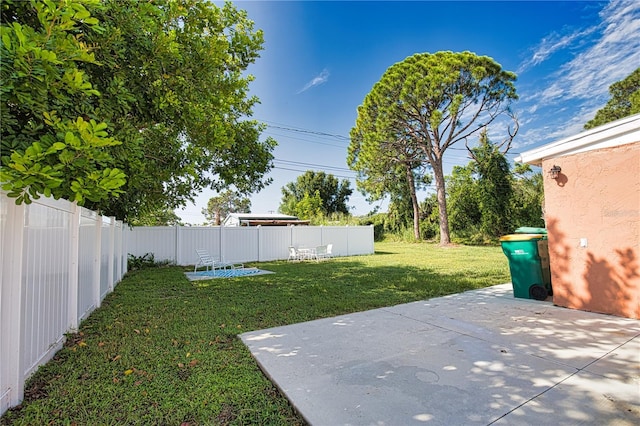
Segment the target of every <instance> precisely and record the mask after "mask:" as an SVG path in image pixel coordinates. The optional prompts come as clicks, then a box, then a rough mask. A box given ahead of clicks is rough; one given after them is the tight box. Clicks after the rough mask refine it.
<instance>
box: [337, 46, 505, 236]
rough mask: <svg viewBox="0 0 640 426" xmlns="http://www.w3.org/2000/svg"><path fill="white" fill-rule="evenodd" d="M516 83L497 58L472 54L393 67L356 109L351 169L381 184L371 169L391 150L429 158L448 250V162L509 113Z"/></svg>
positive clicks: (423, 57)
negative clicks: (449, 153) (450, 153)
mask: <svg viewBox="0 0 640 426" xmlns="http://www.w3.org/2000/svg"><path fill="white" fill-rule="evenodd" d="M515 79H516V76H515V74H513V73H511V72H508V71H504V70H502V68H501V66H500V65H499V64H498V63H496V62H495V61H494V60H493V59H491V58H489V57H486V56H477V55H475V54H473V53H470V52H462V53H453V52H437V53H434V54H430V53H419V54H415V55H413V56H410V57H408V58H406V59H405V60H404V61H402V62H398V63H396V64H394V65H392V66H391V67H390V68H389V69H387V71H386V72H385V73H384V74H383V76H382V78H381V79H380V81H379V82H378V83H376V84H375V85H374V87H373V89H372V90H371V92H370V93H369V94H368V95H367V96H366V97H365V99H364V102H363V104H362V105H361V106H359V107H358V117H357V119H356V125H355V127H354V128H353V129H352V131H351V145H350V147H349V155H350V156H349V164H350V167H351V168H353V169H354V170H362V171H364V173H365V174H366V173H367V170H368V169H372V170H376V174H372V175H371V176H372V177H377V175H379V173H378V171H377V169H376V167H375V166H373V165H372V163H373V162H376V161H379V158H381V155H383V154H384V153H385V152H386V150H387V149H388V148H389V147H390V146H391V145H392V144H396V145H397V146H398V147H399V148H400V150H399V151H398V155H404V153H406V152H412V153H414V154H415V155H416V156H417V157H416V158H423V159H424V160H423V161H425V162H426V163H427V164H428V165H429V166H431V168H432V169H433V174H434V177H435V184H436V189H437V198H438V210H439V223H440V243H441V244H442V245H446V244H449V243H450V236H449V222H448V217H447V209H446V195H445V181H444V171H443V166H442V160H443V155H444V153H445V151H446V150H447V148H449V147H450V146H452V145H453V144H455V143H457V142H459V141H464V140H466V138H468V137H469V136H471V135H472V134H474V133H475V132H477V131H478V130H480V129H481V128H483V127H485V126H487V125H489V124H490V123H492V122H493V121H494V120H495V119H496V118H497V117H498V116H500V115H501V114H503V113H509V105H510V102H511V101H512V100H514V99H517V95H516V89H515V86H514V84H513V82H514V81H515ZM510 137H513V134H510ZM400 141H402V143H401V144H400V143H398V142H400ZM415 149H418V150H420V151H421V156H420V155H418V154H417V153H415ZM407 150H409V151H407ZM382 158H386V157H382ZM363 178H364V179H367V178H368V176H366V177H363V176H359V179H363Z"/></svg>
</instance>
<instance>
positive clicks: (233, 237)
mask: <svg viewBox="0 0 640 426" xmlns="http://www.w3.org/2000/svg"><path fill="white" fill-rule="evenodd" d="M124 236H125V239H126V243H125V246H126V247H127V252H128V253H130V254H132V255H134V256H143V255H145V254H147V253H153V255H154V259H155V260H156V261H164V260H168V261H170V262H173V263H175V264H176V265H194V264H195V263H196V262H197V260H198V257H197V255H196V249H206V250H207V251H209V253H210V254H211V256H213V257H214V258H217V259H219V260H223V261H226V262H265V261H270V260H279V259H287V258H288V257H289V246H295V247H316V246H321V245H327V244H332V245H333V255H334V256H355V255H362V254H373V252H374V246H373V226H256V227H247V226H241V227H224V226H212V227H183V226H175V227H173V226H149V227H134V228H132V229H131V230H129V229H127V230H126V231H125V233H124Z"/></svg>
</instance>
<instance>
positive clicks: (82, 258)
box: [78, 209, 98, 322]
mask: <svg viewBox="0 0 640 426" xmlns="http://www.w3.org/2000/svg"><path fill="white" fill-rule="evenodd" d="M97 216H98V215H97V214H96V212H93V211H91V210H88V209H81V212H80V233H79V234H80V236H79V244H78V245H79V248H78V322H80V321H81V320H83V319H84V318H86V317H87V316H88V315H89V313H91V311H93V310H94V309H95V308H96V304H97V303H96V298H95V295H94V285H93V284H94V281H93V275H94V273H93V270H94V268H95V263H96V262H97V260H96V258H97V256H98V253H97V250H96V244H95V237H96V221H97V220H98V219H97Z"/></svg>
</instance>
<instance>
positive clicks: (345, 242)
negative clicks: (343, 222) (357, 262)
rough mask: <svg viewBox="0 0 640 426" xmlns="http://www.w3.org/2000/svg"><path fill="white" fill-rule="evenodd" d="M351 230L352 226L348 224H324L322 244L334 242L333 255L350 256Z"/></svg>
mask: <svg viewBox="0 0 640 426" xmlns="http://www.w3.org/2000/svg"><path fill="white" fill-rule="evenodd" d="M350 232H351V228H350V227H348V226H347V227H345V226H323V227H322V245H327V244H332V249H331V254H332V255H333V256H349V255H350V254H351V253H350V252H349V238H350Z"/></svg>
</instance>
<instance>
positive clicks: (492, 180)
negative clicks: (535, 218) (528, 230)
mask: <svg viewBox="0 0 640 426" xmlns="http://www.w3.org/2000/svg"><path fill="white" fill-rule="evenodd" d="M471 155H472V156H473V158H474V160H475V163H473V167H474V169H475V172H476V174H477V176H478V180H477V189H478V198H477V200H478V207H479V208H480V217H481V219H480V230H481V231H482V232H483V233H484V234H485V235H487V236H489V237H491V238H497V237H499V236H500V235H504V234H506V233H508V232H509V230H510V228H511V226H510V223H511V212H510V210H509V205H510V202H511V198H512V194H513V189H512V187H511V170H510V167H509V163H508V162H507V159H506V157H505V156H504V154H503V153H501V152H500V150H499V149H498V147H497V146H496V145H494V144H492V143H491V142H490V141H489V137H488V136H487V132H486V129H485V130H484V131H483V132H482V133H481V134H480V141H479V144H478V146H477V147H475V148H472V149H471Z"/></svg>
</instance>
